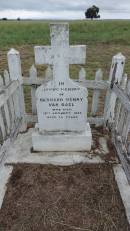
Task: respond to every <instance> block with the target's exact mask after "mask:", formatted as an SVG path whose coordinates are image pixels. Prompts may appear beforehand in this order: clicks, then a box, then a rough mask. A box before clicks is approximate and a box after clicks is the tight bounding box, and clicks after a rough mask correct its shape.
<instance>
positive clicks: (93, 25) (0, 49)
mask: <svg viewBox="0 0 130 231" xmlns="http://www.w3.org/2000/svg"><path fill="white" fill-rule="evenodd" d="M49 23H50V22H49V21H20V22H19V21H7V22H3V21H1V22H0V72H1V73H2V71H3V70H4V68H6V66H7V61H6V54H7V51H8V50H9V49H10V48H11V47H14V48H16V49H18V50H19V51H20V54H21V59H22V67H23V74H25V75H28V70H29V67H30V66H31V65H32V64H33V63H34V52H33V47H34V45H48V44H50V37H49ZM70 44H86V45H88V48H87V60H86V65H85V68H86V71H87V78H88V79H90V78H94V73H95V71H96V69H97V68H102V69H103V71H104V78H108V73H109V69H110V63H111V59H112V56H113V55H115V54H116V53H118V52H122V53H123V54H124V55H125V56H126V57H127V60H126V72H128V74H129V73H130V21H128V20H115V21H114V20H108V21H107V20H104V21H86V20H82V21H70ZM79 68H80V66H79V65H77V66H73V65H72V66H71V67H70V70H71V76H72V77H73V78H77V75H78V70H79ZM43 69H44V68H43ZM41 70H42V69H41V68H40V71H41Z"/></svg>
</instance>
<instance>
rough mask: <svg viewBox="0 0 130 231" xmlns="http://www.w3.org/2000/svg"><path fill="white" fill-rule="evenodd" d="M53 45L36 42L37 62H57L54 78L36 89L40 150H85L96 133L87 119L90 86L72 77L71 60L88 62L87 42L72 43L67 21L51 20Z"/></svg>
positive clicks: (35, 146)
mask: <svg viewBox="0 0 130 231" xmlns="http://www.w3.org/2000/svg"><path fill="white" fill-rule="evenodd" d="M50 28H51V47H49V46H36V47H35V61H36V64H39V65H41V64H48V65H52V66H53V80H51V81H49V82H47V83H46V84H44V85H41V86H40V87H39V88H38V89H37V91H36V100H37V114H38V124H37V125H36V131H35V133H33V134H32V143H33V149H34V150H36V151H85V150H90V149H91V143H92V135H91V129H90V126H89V124H88V123H86V121H87V105H88V102H87V96H88V92H87V89H86V88H84V87H80V86H79V85H78V84H75V83H74V82H73V81H72V80H71V79H70V78H69V65H70V64H84V63H85V59H86V46H83V45H81V46H69V27H68V24H67V23H64V24H60V23H58V24H51V26H50Z"/></svg>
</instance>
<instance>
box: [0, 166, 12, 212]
mask: <svg viewBox="0 0 130 231" xmlns="http://www.w3.org/2000/svg"><path fill="white" fill-rule="evenodd" d="M12 170H13V167H12V166H1V165H0V209H1V206H2V203H3V199H4V196H5V192H6V189H7V182H8V180H9V178H10V176H11V173H12Z"/></svg>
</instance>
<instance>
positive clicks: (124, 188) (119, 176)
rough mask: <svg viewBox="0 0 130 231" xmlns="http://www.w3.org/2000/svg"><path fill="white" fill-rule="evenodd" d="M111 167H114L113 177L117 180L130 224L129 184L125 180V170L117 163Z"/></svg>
mask: <svg viewBox="0 0 130 231" xmlns="http://www.w3.org/2000/svg"><path fill="white" fill-rule="evenodd" d="M113 169H114V174H115V179H116V181H117V184H118V188H119V191H120V195H121V198H122V201H123V204H124V207H125V211H126V216H127V219H128V222H129V224H130V185H129V183H128V181H127V178H126V175H125V172H124V170H123V168H122V166H121V165H119V164H118V165H116V166H114V167H113Z"/></svg>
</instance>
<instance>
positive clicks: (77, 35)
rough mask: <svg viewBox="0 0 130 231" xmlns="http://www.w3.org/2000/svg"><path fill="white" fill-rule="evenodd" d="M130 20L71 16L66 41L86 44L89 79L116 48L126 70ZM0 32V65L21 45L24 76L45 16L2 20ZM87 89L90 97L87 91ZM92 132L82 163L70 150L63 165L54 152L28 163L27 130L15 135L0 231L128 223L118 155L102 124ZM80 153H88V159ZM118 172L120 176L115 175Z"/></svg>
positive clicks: (98, 229)
mask: <svg viewBox="0 0 130 231" xmlns="http://www.w3.org/2000/svg"><path fill="white" fill-rule="evenodd" d="M129 23H130V21H127V20H124V21H93V22H92V21H84V20H83V21H72V22H70V43H71V44H73V45H76V44H85V45H86V44H87V45H88V48H87V59H86V64H85V66H84V67H85V69H86V72H87V79H94V77H95V71H96V70H97V69H98V68H102V70H103V71H104V76H103V78H104V79H108V76H109V70H110V64H111V59H112V56H113V55H115V54H116V53H118V52H122V53H123V54H124V55H125V56H126V58H127V63H126V67H125V70H126V72H127V73H128V74H129V73H130V59H129V57H130V49H129V47H130V27H129ZM0 35H1V36H0V71H1V72H2V70H4V68H7V61H6V54H7V51H8V50H9V49H10V48H11V47H14V48H16V49H17V50H18V51H20V54H21V60H22V67H23V68H22V70H23V76H25V77H26V76H29V73H28V70H29V68H30V66H31V65H32V64H33V63H34V50H33V47H34V45H48V41H49V22H48V21H45V22H44V21H37V22H35V21H30V22H29V21H25V22H24V21H20V22H15V21H7V22H0ZM80 68H81V65H71V67H70V75H71V77H72V78H76V79H77V77H78V71H79V70H80ZM45 69H46V66H44V67H43V66H41V67H38V72H39V75H40V76H42V75H43V73H44V71H45ZM128 77H129V76H128ZM24 91H25V101H26V108H27V112H30V111H31V99H30V88H29V87H25V88H24ZM89 95H90V96H89V102H90V101H91V92H90V94H89ZM102 97H103V94H102V96H101V97H100V108H101V110H102V109H103V107H102ZM30 127H31V125H30ZM30 134H31V130H30ZM92 134H93V146H92V150H91V151H90V153H89V155H88V154H87V153H86V154H85V157H83V159H82V161H81V162H83V163H82V164H76V165H72V164H74V162H75V163H77V162H78V157H76V156H75V155H74V154H72V160H73V161H72V163H68V162H67V156H66V157H65V158H66V162H65V164H66V165H70V166H66V167H65V166H54V165H61V164H60V158H59V157H58V155H57V159H55V158H54V160H53V161H52V165H48V164H47V161H46V165H41V164H39V160H40V158H41V157H40V156H39V157H38V158H36V162H37V164H34V163H33V161H32V163H31V161H30V160H31V159H33V158H32V156H31V157H30V159H28V161H29V162H28V163H27V162H26V161H25V159H26V160H27V154H28V153H29V154H30V155H33V157H34V156H35V153H33V154H32V153H31V150H30V147H29V148H27V144H28V136H27V134H26V133H25V134H24V138H22V137H23V135H20V134H19V135H18V139H17V140H16V142H15V144H14V146H15V148H16V149H15V151H16V153H15V154H14V149H13V148H12V150H11V152H12V160H10V161H9V164H7V167H9V168H10V167H11V166H13V172H12V174H11V177H10V179H9V182H8V184H7V191H6V194H5V197H4V201H3V205H2V208H1V210H0V231H17V230H18V231H30V230H33V231H36V230H40V231H42V230H43V231H44V230H45V231H49V230H52V231H53V230H54V231H58V230H66V231H68V230H70V231H71V230H73V231H75V230H85V231H116V230H117V231H128V230H129V229H130V227H129V224H128V221H127V218H126V213H125V208H124V204H123V202H122V200H121V197H120V192H119V191H120V189H119V185H117V183H119V182H117V181H118V180H119V176H118V168H117V169H116V166H117V164H119V168H120V161H119V159H118V158H117V155H116V151H115V149H114V146H113V145H112V143H111V141H110V138H111V137H110V134H109V133H108V132H107V131H106V130H104V129H102V128H92ZM26 141H27V142H26ZM26 148H27V149H26ZM17 150H19V151H20V155H21V157H20V158H21V159H20V160H21V161H20V164H19V163H15V161H13V160H15V158H16V159H17V158H19V157H18V156H17ZM25 150H26V151H25ZM27 152H28V153H27ZM13 155H14V156H13ZM13 157H14V159H13ZM34 158H35V157H34ZM58 158H59V159H58ZM84 158H85V159H86V158H87V161H86V162H85V161H84V160H85V159H84ZM52 159H53V158H52ZM8 160H9V159H8ZM18 160H19V159H17V161H16V162H19V161H18ZM93 160H94V162H93ZM43 162H45V160H44V161H43ZM79 162H80V160H79ZM102 162H103V164H102ZM11 163H13V164H11ZM25 163H26V164H25ZM58 163H59V164H58ZM114 173H115V174H114ZM116 177H117V179H118V180H117V179H116V180H115V178H116ZM123 193H124V192H123Z"/></svg>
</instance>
